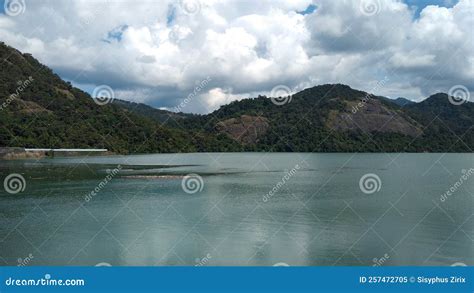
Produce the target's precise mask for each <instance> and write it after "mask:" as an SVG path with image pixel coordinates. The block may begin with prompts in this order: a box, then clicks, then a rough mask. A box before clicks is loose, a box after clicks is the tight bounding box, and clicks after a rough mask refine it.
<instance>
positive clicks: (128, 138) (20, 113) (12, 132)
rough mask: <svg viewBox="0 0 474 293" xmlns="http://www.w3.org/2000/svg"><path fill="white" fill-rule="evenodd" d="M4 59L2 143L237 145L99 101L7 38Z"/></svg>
mask: <svg viewBox="0 0 474 293" xmlns="http://www.w3.org/2000/svg"><path fill="white" fill-rule="evenodd" d="M0 62H1V63H2V65H1V68H2V69H1V71H0V107H1V109H0V112H1V115H0V146H9V147H31V148H34V147H41V148H45V147H46V148H91V147H93V148H107V149H109V150H111V151H113V152H117V153H150V152H194V151H204V150H207V149H213V148H216V146H219V147H221V148H223V149H226V148H227V147H229V150H232V149H233V148H234V149H235V146H234V147H233V145H234V142H233V141H231V140H230V139H227V138H226V137H221V139H219V138H218V137H216V136H208V135H206V134H201V133H199V132H193V133H191V132H189V131H184V130H180V129H176V128H174V129H170V128H169V127H166V126H162V125H161V124H159V123H156V122H155V121H153V120H152V119H149V118H147V117H145V116H142V115H137V114H135V113H133V112H131V111H127V110H124V109H123V108H121V107H119V106H117V105H114V104H107V105H104V106H100V105H98V104H96V103H95V102H94V101H93V99H92V98H91V97H90V96H89V94H87V93H85V92H83V91H81V90H79V89H77V88H74V87H72V86H71V84H69V83H67V82H65V81H63V80H61V78H60V77H59V76H57V75H56V74H54V73H53V72H52V71H51V69H49V68H48V67H46V66H43V65H42V64H40V63H39V62H38V61H37V60H36V59H34V58H33V57H32V56H31V55H29V54H22V53H20V52H19V51H17V50H15V49H13V48H11V47H9V46H6V45H5V44H3V43H0Z"/></svg>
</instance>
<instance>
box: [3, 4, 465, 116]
mask: <svg viewBox="0 0 474 293" xmlns="http://www.w3.org/2000/svg"><path fill="white" fill-rule="evenodd" d="M310 5H311V7H316V9H311V10H309V9H308V7H310ZM303 11H310V12H307V13H302V12H303ZM473 18H474V0H460V1H459V2H457V3H453V5H451V6H449V7H439V6H436V5H429V6H426V7H425V8H423V9H422V10H421V11H420V12H419V14H418V13H415V11H414V10H413V8H412V7H411V6H409V5H407V4H405V3H404V2H401V1H396V0H358V1H349V0H341V1H331V0H314V1H312V0H297V1H295V0H262V1H250V0H227V1H225V0H206V1H204V0H202V1H199V0H176V1H172V0H169V1H167V0H160V1H152V0H141V1H118V0H95V1H90V0H76V1H71V2H68V1H54V0H49V1H27V2H26V7H25V11H24V12H23V13H22V14H20V15H17V16H9V15H7V14H0V40H2V41H4V42H6V43H7V44H9V45H11V46H14V47H16V48H18V49H20V50H21V51H24V52H29V53H32V54H33V55H34V56H36V57H37V58H38V59H40V61H41V62H44V63H45V64H47V65H48V66H50V67H52V68H53V69H54V70H55V71H56V72H58V73H59V74H60V75H61V76H62V77H63V78H65V79H67V80H71V81H72V82H73V83H74V84H76V85H78V86H80V87H82V88H84V89H86V90H90V89H91V88H93V86H94V85H101V84H107V85H109V86H111V87H112V88H113V89H114V90H115V91H116V96H117V97H120V98H124V99H127V100H133V101H140V102H146V103H149V104H151V105H154V106H156V107H167V108H170V109H172V108H173V107H175V106H177V105H179V104H180V103H182V101H183V100H184V99H186V97H187V96H188V95H189V93H191V92H192V91H193V89H194V87H195V85H196V84H197V83H199V82H201V81H202V80H204V79H207V78H209V80H210V81H209V83H208V84H206V87H205V88H203V89H202V92H200V93H199V95H197V96H196V97H195V98H194V99H193V101H192V102H190V103H189V105H188V106H187V107H186V109H185V111H186V112H209V111H212V110H214V109H216V108H218V107H219V106H220V105H222V104H225V103H228V102H230V101H233V100H239V99H242V98H249V97H254V96H256V95H258V94H269V93H270V92H271V89H272V88H273V87H275V86H277V85H285V86H288V87H289V88H291V89H298V90H299V89H303V88H304V87H308V86H313V85H317V84H322V83H346V84H348V85H350V86H352V87H355V88H359V89H362V90H367V91H370V90H371V89H373V85H374V84H376V83H377V81H380V80H386V81H387V82H386V83H384V86H383V87H381V88H377V90H378V92H377V93H376V94H381V95H387V96H391V97H398V96H405V97H407V98H411V99H414V100H418V99H420V98H421V97H424V96H427V95H430V94H433V93H435V92H437V91H444V92H447V91H448V90H449V88H450V87H452V86H454V85H457V84H462V85H464V86H466V87H467V88H468V89H469V90H471V91H473V89H474V40H473V34H472V27H474V20H473Z"/></svg>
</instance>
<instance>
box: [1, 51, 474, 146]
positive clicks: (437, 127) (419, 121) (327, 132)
mask: <svg viewBox="0 0 474 293" xmlns="http://www.w3.org/2000/svg"><path fill="white" fill-rule="evenodd" d="M0 62H1V63H2V66H1V68H2V70H1V72H0V113H1V115H0V147H1V146H8V147H32V148H34V147H41V148H107V149H109V150H111V151H113V152H117V153H155V152H217V151H222V152H225V151H278V152H472V149H473V148H474V132H473V126H474V103H464V104H462V105H458V106H456V105H452V104H451V103H450V102H449V99H448V96H447V95H446V94H436V95H433V96H431V97H429V98H428V99H426V100H424V101H423V102H421V103H413V102H407V101H406V100H395V101H394V100H390V99H387V98H384V97H377V96H373V95H370V94H368V93H365V92H363V91H359V90H355V89H352V88H350V87H349V86H347V85H342V84H332V85H331V84H327V85H321V86H316V87H313V88H309V89H306V90H303V91H301V92H299V93H296V94H294V95H293V96H291V97H287V98H286V99H287V103H285V104H284V105H277V104H276V103H273V102H272V99H270V98H267V97H264V96H259V97H256V98H254V99H244V100H241V101H236V102H232V103H230V104H228V105H224V106H222V107H221V108H220V109H218V110H216V111H214V112H213V113H210V114H208V115H193V114H184V113H173V112H169V111H164V110H158V109H155V108H152V107H150V106H147V105H144V104H137V103H132V102H126V101H120V100H115V101H114V102H113V103H110V104H107V105H103V106H100V105H98V104H97V103H95V102H94V101H93V99H92V98H91V97H90V96H89V94H87V93H85V92H83V91H81V90H79V89H77V88H74V87H73V86H71V84H69V83H67V82H65V81H63V80H61V78H59V76H57V75H56V74H54V73H53V72H52V71H51V69H49V68H47V67H46V66H43V65H42V64H40V63H39V62H38V61H37V60H36V59H34V58H33V57H32V56H31V55H29V54H22V53H20V52H19V51H17V50H15V49H13V48H11V47H8V46H6V45H5V44H3V43H0ZM282 98H284V97H282ZM283 100H285V99H283ZM401 102H403V103H402V105H401Z"/></svg>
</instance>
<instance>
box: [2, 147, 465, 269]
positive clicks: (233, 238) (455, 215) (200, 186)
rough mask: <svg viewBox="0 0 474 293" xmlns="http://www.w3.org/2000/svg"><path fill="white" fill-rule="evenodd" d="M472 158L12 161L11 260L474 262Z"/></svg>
mask: <svg viewBox="0 0 474 293" xmlns="http://www.w3.org/2000/svg"><path fill="white" fill-rule="evenodd" d="M472 168H474V156H473V155H472V154H311V153H201V154H156V155H134V156H111V157H74V158H72V157H70V158H50V159H41V160H22V161H0V172H1V173H0V175H1V179H2V183H4V184H3V186H1V187H2V188H0V206H1V210H0V223H1V225H0V241H1V242H0V263H2V262H3V265H13V266H15V265H81V266H82V265H86V266H94V265H112V266H124V265H131V266H167V265H173V266H174V265H186V266H223V265H224V266H272V265H290V266H332V265H336V266H346V265H347V266H354V265H355V266H359V265H364V266H399V265H408V266H411V265H442V266H449V265H453V264H467V265H474V249H473V248H474V246H473V244H474V243H473V239H474V217H473V195H474V169H472ZM23 179H24V181H23Z"/></svg>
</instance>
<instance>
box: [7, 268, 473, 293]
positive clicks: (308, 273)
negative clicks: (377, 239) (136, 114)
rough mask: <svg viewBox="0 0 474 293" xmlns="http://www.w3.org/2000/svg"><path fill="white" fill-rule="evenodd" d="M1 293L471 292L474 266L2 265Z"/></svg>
mask: <svg viewBox="0 0 474 293" xmlns="http://www.w3.org/2000/svg"><path fill="white" fill-rule="evenodd" d="M0 277H1V285H0V292H2V293H3V292H59V291H65V292H69V291H72V292H404V293H405V292H430V293H433V292H443V293H444V292H463V293H465V292H469V293H472V292H474V286H473V283H472V278H473V277H474V269H473V267H377V268H375V267H1V268H0Z"/></svg>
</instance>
